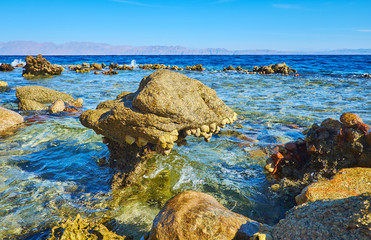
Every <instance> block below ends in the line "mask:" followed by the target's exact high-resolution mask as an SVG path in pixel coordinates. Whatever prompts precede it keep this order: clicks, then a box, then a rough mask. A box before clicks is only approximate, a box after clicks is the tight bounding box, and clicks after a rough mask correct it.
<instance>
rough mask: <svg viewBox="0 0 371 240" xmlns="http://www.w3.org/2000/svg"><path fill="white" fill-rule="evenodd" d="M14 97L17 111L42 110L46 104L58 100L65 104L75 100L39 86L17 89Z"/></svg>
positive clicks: (45, 107) (67, 95)
mask: <svg viewBox="0 0 371 240" xmlns="http://www.w3.org/2000/svg"><path fill="white" fill-rule="evenodd" d="M16 96H17V98H18V100H19V110H21V111H28V110H36V111H39V110H44V109H47V106H46V105H44V104H46V103H53V102H55V101H57V100H59V99H61V100H62V101H65V102H73V101H75V99H74V98H73V97H72V96H71V95H69V94H66V93H62V92H58V91H55V90H52V89H49V88H46V87H41V86H24V87H18V88H17V90H16Z"/></svg>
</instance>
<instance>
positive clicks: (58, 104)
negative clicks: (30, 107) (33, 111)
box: [49, 99, 66, 113]
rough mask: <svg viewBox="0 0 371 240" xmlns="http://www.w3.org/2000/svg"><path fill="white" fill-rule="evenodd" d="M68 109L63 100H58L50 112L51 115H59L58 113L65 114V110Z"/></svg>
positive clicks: (50, 108)
mask: <svg viewBox="0 0 371 240" xmlns="http://www.w3.org/2000/svg"><path fill="white" fill-rule="evenodd" d="M65 108H66V105H65V104H64V101H63V100H61V99H58V100H57V101H55V102H54V103H53V104H52V105H51V106H50V107H49V112H50V113H57V112H63V110H64V109H65Z"/></svg>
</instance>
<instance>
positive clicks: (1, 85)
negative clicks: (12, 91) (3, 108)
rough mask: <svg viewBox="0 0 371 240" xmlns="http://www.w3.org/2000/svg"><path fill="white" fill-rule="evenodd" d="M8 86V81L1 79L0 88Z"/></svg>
mask: <svg viewBox="0 0 371 240" xmlns="http://www.w3.org/2000/svg"><path fill="white" fill-rule="evenodd" d="M7 86H8V83H7V82H4V81H0V88H5V87H7Z"/></svg>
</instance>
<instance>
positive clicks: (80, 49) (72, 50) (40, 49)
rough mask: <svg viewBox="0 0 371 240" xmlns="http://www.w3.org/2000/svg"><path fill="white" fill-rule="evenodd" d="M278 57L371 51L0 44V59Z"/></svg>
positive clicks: (90, 43)
mask: <svg viewBox="0 0 371 240" xmlns="http://www.w3.org/2000/svg"><path fill="white" fill-rule="evenodd" d="M36 54H44V55H280V54H339V55H346V54H355V55H357V54H360V55H365V54H367V55H368V54H371V49H338V50H322V51H277V50H270V49H258V50H235V51H232V50H228V49H225V48H205V49H191V48H186V47H182V46H129V45H110V44H104V43H92V42H68V43H62V44H55V43H51V42H43V43H39V42H33V41H10V42H0V55H36Z"/></svg>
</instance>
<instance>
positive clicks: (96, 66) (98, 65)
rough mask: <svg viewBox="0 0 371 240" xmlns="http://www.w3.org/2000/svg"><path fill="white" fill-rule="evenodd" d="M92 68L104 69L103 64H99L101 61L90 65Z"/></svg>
mask: <svg viewBox="0 0 371 240" xmlns="http://www.w3.org/2000/svg"><path fill="white" fill-rule="evenodd" d="M90 68H91V69H92V70H102V69H103V67H102V65H101V64H99V63H93V64H92V65H91V66H90Z"/></svg>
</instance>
